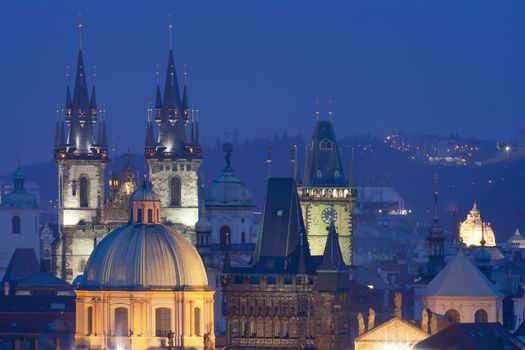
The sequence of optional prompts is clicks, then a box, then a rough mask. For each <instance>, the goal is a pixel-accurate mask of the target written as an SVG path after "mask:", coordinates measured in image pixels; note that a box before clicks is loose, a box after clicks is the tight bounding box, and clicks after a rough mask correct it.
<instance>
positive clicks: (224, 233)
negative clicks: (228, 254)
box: [219, 225, 231, 249]
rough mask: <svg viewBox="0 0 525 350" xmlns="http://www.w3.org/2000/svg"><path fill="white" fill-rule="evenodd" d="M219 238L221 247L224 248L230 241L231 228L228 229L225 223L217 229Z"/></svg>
mask: <svg viewBox="0 0 525 350" xmlns="http://www.w3.org/2000/svg"><path fill="white" fill-rule="evenodd" d="M219 236H220V237H219V239H220V242H219V243H220V244H221V248H223V249H224V248H226V247H227V246H229V245H230V242H231V230H230V227H229V226H227V225H224V226H222V227H221V229H220V230H219Z"/></svg>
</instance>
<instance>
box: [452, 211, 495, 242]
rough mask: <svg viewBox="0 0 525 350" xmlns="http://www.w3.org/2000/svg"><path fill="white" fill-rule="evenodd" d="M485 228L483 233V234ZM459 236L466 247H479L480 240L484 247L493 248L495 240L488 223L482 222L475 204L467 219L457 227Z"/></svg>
mask: <svg viewBox="0 0 525 350" xmlns="http://www.w3.org/2000/svg"><path fill="white" fill-rule="evenodd" d="M483 226H485V230H484V231H485V232H483V235H482V231H483ZM459 236H460V237H461V239H462V240H463V243H464V244H465V245H466V246H467V247H468V246H481V243H480V242H481V238H482V236H483V238H484V240H485V242H486V243H485V246H487V247H493V246H495V245H496V238H495V237H494V232H493V231H492V227H491V226H490V223H488V222H484V221H483V220H482V217H481V213H480V211H479V209H478V206H477V205H476V203H474V206H473V207H472V209H471V210H470V212H469V213H468V215H467V219H466V220H465V221H463V222H462V223H461V224H460V225H459Z"/></svg>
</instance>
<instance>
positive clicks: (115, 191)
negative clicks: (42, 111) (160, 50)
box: [51, 50, 202, 282]
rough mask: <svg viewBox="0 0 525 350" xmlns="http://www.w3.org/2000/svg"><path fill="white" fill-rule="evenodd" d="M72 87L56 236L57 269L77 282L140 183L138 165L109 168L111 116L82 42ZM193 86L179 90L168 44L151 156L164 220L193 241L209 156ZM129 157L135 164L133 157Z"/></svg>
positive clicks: (60, 128) (61, 143)
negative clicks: (194, 110)
mask: <svg viewBox="0 0 525 350" xmlns="http://www.w3.org/2000/svg"><path fill="white" fill-rule="evenodd" d="M74 84H75V85H74V89H73V93H72V94H71V91H70V88H69V86H68V87H67V90H66V103H65V116H64V120H62V121H57V126H56V136H55V147H54V159H55V162H56V164H57V167H58V213H59V214H58V215H59V220H58V221H59V237H58V239H57V240H56V241H55V242H54V244H53V249H52V250H53V252H52V263H51V265H52V270H53V272H54V274H55V275H56V276H58V277H60V278H63V279H65V280H67V281H68V282H72V281H73V279H74V278H75V277H76V276H78V275H80V274H81V273H82V271H83V270H84V268H85V265H86V262H87V259H88V258H89V255H90V254H91V252H92V251H93V249H94V248H95V247H96V245H97V244H98V242H100V241H101V240H102V239H103V238H104V237H105V236H106V235H107V233H108V232H110V231H112V230H113V229H115V228H117V227H118V226H119V225H121V224H122V223H125V222H127V221H128V219H129V212H128V208H127V200H128V199H129V196H130V194H131V193H132V192H133V190H135V189H136V186H137V182H138V181H137V175H136V172H135V171H134V170H133V169H132V168H130V167H129V166H128V167H125V168H124V170H123V172H122V174H121V175H118V174H115V173H111V174H109V176H107V174H106V173H107V171H106V165H107V163H108V160H109V151H108V142H107V140H108V138H107V130H106V125H105V121H103V120H102V121H100V120H98V114H99V111H98V109H97V100H96V91H95V87H94V86H93V87H92V88H91V92H90V91H89V88H88V82H87V79H86V73H85V68H84V58H83V52H82V50H79V54H78V62H77V68H76V76H75V83H74ZM188 106H189V103H188V86H187V84H185V87H184V94H183V96H182V98H181V97H180V94H179V89H178V83H177V75H176V71H175V64H174V58H173V52H172V50H170V51H169V56H168V68H167V75H166V87H165V91H164V96H161V93H160V88H159V87H158V86H157V91H156V106H155V107H156V108H155V121H156V122H157V123H158V136H157V137H155V126H154V125H153V121H152V120H148V124H147V130H146V144H145V157H146V160H147V162H148V165H149V176H150V179H151V181H152V182H153V186H154V188H155V190H156V191H158V193H159V197H160V200H161V206H162V209H163V212H164V214H163V217H162V220H163V222H164V223H166V224H168V225H170V226H172V227H175V228H176V229H177V230H178V231H179V232H181V234H183V235H184V236H185V237H186V238H188V239H190V240H191V241H194V239H195V237H194V236H195V230H194V225H195V223H196V221H197V219H198V184H197V173H198V169H199V166H200V163H201V161H202V152H201V147H200V145H199V136H198V134H199V131H198V123H197V122H194V121H192V125H191V131H190V132H189V134H190V135H189V136H188V135H187V131H186V129H188V128H189V127H188V125H187V124H188V122H189V116H190V109H189V107H188ZM128 165H129V164H128Z"/></svg>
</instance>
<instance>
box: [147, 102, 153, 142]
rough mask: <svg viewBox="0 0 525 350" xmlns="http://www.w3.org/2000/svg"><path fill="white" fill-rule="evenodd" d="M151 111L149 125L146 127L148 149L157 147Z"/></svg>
mask: <svg viewBox="0 0 525 350" xmlns="http://www.w3.org/2000/svg"><path fill="white" fill-rule="evenodd" d="M150 113H151V110H150V109H148V124H147V126H146V147H155V135H154V133H153V122H152V121H151V116H150V115H149V114H150Z"/></svg>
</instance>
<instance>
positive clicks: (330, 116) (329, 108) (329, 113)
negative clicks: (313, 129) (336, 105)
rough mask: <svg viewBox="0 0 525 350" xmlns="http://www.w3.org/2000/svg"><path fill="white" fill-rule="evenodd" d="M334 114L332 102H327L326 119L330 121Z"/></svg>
mask: <svg viewBox="0 0 525 350" xmlns="http://www.w3.org/2000/svg"><path fill="white" fill-rule="evenodd" d="M333 116H334V112H332V100H328V119H329V120H332V117H333Z"/></svg>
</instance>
